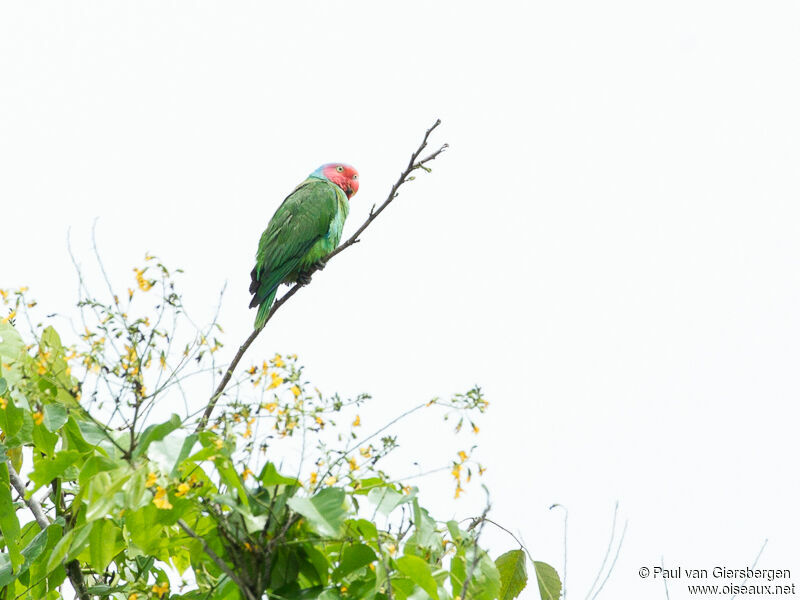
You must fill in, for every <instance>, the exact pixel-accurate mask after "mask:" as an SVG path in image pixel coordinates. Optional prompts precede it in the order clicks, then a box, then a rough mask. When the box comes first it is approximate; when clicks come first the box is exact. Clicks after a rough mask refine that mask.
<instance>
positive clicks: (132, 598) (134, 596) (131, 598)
mask: <svg viewBox="0 0 800 600" xmlns="http://www.w3.org/2000/svg"><path fill="white" fill-rule="evenodd" d="M138 598H139V594H137V593H136V592H133V593H132V594H130V595H129V596H128V600H138Z"/></svg>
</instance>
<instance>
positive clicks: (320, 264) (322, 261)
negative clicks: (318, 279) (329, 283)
mask: <svg viewBox="0 0 800 600" xmlns="http://www.w3.org/2000/svg"><path fill="white" fill-rule="evenodd" d="M327 264H328V261H327V260H326V259H324V258H320V259H319V260H318V261H317V262H315V263H314V270H316V271H322V269H324V268H325V265H327Z"/></svg>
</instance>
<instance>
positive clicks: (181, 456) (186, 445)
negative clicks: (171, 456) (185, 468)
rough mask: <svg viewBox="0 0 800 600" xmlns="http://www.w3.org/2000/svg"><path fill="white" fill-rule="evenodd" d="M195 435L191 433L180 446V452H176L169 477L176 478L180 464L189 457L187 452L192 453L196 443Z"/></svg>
mask: <svg viewBox="0 0 800 600" xmlns="http://www.w3.org/2000/svg"><path fill="white" fill-rule="evenodd" d="M197 437H198V436H197V434H196V433H193V434H191V435H190V436H189V437H187V438H186V439H185V440H183V445H182V446H181V450H180V452H178V456H177V457H176V458H175V464H174V465H173V467H172V470H171V471H170V474H169V476H170V477H176V476H177V475H178V469H179V468H180V466H181V463H182V462H183V461H184V460H186V457H187V456H189V452H191V451H192V448H193V447H194V445H195V443H196V442H197Z"/></svg>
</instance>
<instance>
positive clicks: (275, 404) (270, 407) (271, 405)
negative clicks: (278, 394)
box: [263, 402, 278, 412]
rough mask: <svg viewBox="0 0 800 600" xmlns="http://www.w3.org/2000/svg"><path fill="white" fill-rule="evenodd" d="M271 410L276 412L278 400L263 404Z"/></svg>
mask: <svg viewBox="0 0 800 600" xmlns="http://www.w3.org/2000/svg"><path fill="white" fill-rule="evenodd" d="M263 406H264V408H266V409H267V410H268V411H269V412H275V409H276V408H278V403H277V402H267V403H266V404H264V405H263Z"/></svg>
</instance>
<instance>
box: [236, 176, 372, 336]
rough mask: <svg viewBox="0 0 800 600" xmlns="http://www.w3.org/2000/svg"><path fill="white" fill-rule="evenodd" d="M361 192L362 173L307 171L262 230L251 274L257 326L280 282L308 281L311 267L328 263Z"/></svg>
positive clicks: (264, 318) (266, 314)
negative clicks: (359, 186)
mask: <svg viewBox="0 0 800 600" xmlns="http://www.w3.org/2000/svg"><path fill="white" fill-rule="evenodd" d="M357 191H358V171H356V170H355V169H354V168H353V167H351V166H349V165H345V164H341V163H329V164H325V165H322V166H321V167H320V168H319V169H317V170H316V171H314V172H313V173H312V174H311V175H309V176H308V179H306V180H305V181H304V182H303V183H301V184H300V185H298V186H297V187H296V188H295V189H294V191H293V192H292V193H291V194H289V195H288V196H287V197H286V199H285V200H284V201H283V203H282V204H281V205H280V206H279V207H278V210H276V211H275V214H274V215H273V216H272V219H270V222H269V225H267V229H266V230H265V231H264V233H263V234H261V240H260V241H259V243H258V252H257V253H256V266H255V267H253V270H252V272H251V273H250V278H251V283H250V293H251V294H253V299H252V300H251V302H250V308H253V307H255V306H258V312H257V313H256V322H255V328H256V329H261V328H262V327H264V325H265V323H266V322H267V316H268V315H269V309H270V307H271V306H272V303H273V302H274V301H275V294H276V292H277V291H278V286H279V285H280V284H282V283H294V282H300V283H303V284H306V283H308V281H309V277H310V273H309V271H313V268H319V266H320V263H322V264H324V263H323V262H322V261H324V259H325V257H326V256H328V254H330V253H331V252H332V251H333V250H334V249H335V248H336V246H338V245H339V240H340V239H341V238H342V226H343V225H344V221H345V219H346V218H347V213H348V212H349V210H350V202H349V201H350V198H352V197H353V195H355V193H356V192H357Z"/></svg>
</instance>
